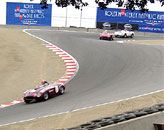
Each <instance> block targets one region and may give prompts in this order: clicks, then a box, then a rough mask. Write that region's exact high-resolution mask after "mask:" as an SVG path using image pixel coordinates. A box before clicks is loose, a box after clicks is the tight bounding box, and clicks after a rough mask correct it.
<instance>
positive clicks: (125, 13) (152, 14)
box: [97, 8, 164, 33]
mask: <svg viewBox="0 0 164 130" xmlns="http://www.w3.org/2000/svg"><path fill="white" fill-rule="evenodd" d="M97 22H98V23H100V22H108V23H117V24H118V23H120V24H123V23H124V24H132V25H138V31H143V32H156V33H164V12H156V11H148V12H145V13H141V12H140V11H139V10H135V11H131V10H125V9H115V8H107V9H105V10H101V9H100V8H97Z"/></svg>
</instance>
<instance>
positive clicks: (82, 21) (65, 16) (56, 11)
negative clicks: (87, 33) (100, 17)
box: [52, 5, 96, 28]
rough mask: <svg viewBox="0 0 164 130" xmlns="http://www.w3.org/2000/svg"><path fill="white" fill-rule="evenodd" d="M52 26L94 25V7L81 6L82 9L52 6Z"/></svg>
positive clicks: (93, 26) (92, 26) (89, 26)
mask: <svg viewBox="0 0 164 130" xmlns="http://www.w3.org/2000/svg"><path fill="white" fill-rule="evenodd" d="M52 26H57V27H69V26H76V27H88V28H95V27H96V7H91V6H88V7H83V9H82V10H80V9H79V10H78V9H75V8H74V7H72V6H69V7H67V8H59V7H57V6H56V5H53V6H52Z"/></svg>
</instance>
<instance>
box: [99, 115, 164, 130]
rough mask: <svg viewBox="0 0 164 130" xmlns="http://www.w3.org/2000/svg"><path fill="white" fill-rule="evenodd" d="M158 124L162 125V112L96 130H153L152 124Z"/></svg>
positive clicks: (163, 119) (163, 121) (163, 116)
mask: <svg viewBox="0 0 164 130" xmlns="http://www.w3.org/2000/svg"><path fill="white" fill-rule="evenodd" d="M160 123H164V112H158V113H155V114H151V115H147V116H144V117H140V118H137V119H133V120H129V121H125V122H122V123H118V124H114V125H110V126H107V127H104V128H99V129H97V130H155V128H154V125H153V124H160Z"/></svg>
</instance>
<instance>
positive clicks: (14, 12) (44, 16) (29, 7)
mask: <svg viewBox="0 0 164 130" xmlns="http://www.w3.org/2000/svg"><path fill="white" fill-rule="evenodd" d="M41 6H42V5H40V4H36V3H11V2H7V16H6V24H9V25H35V26H51V10H52V5H48V8H47V9H42V8H41Z"/></svg>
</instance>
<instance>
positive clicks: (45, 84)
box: [41, 80, 49, 86]
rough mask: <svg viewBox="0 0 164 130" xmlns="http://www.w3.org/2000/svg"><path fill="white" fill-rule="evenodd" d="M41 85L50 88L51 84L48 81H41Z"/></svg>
mask: <svg viewBox="0 0 164 130" xmlns="http://www.w3.org/2000/svg"><path fill="white" fill-rule="evenodd" d="M41 84H42V85H44V86H48V85H49V83H48V82H47V81H45V80H41Z"/></svg>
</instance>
